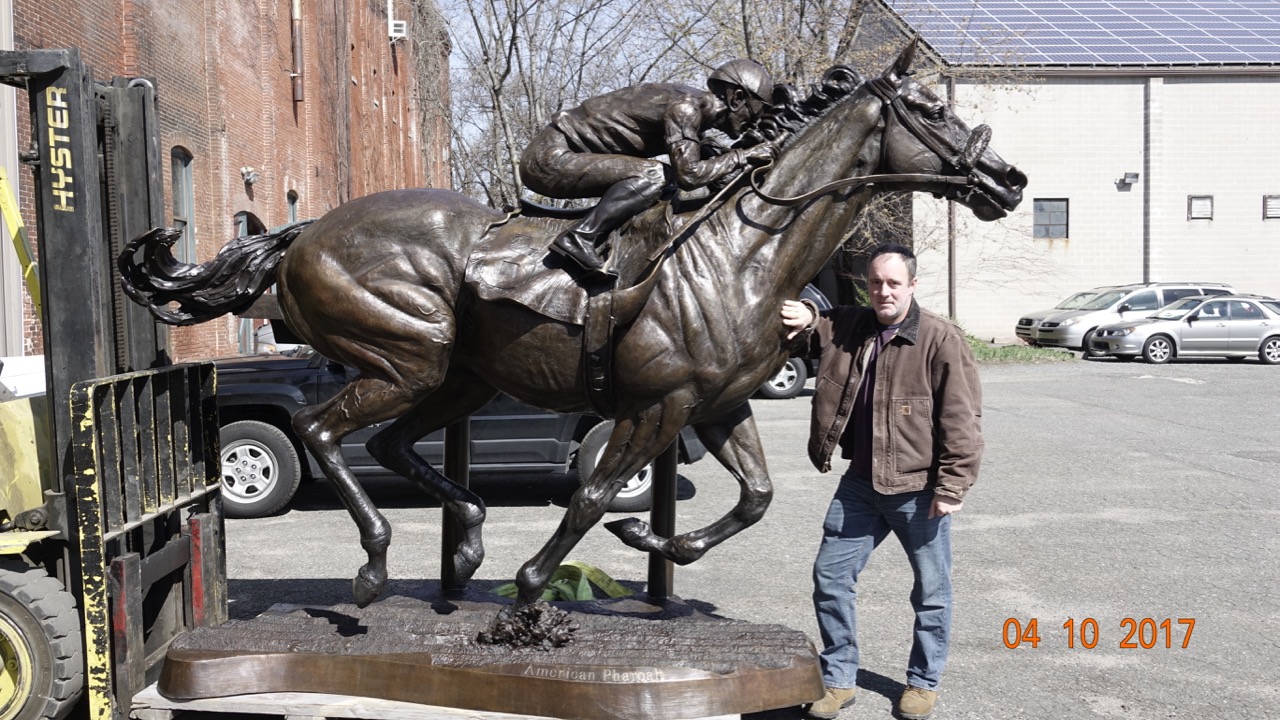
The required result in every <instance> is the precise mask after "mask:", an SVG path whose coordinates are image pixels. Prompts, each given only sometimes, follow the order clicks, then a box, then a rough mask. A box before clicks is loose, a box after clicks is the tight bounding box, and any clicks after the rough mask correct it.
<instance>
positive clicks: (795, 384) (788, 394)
mask: <svg viewBox="0 0 1280 720" xmlns="http://www.w3.org/2000/svg"><path fill="white" fill-rule="evenodd" d="M808 379H809V372H808V370H806V369H805V366H804V361H803V360H801V359H800V358H787V363H786V364H785V365H783V366H782V369H781V370H779V371H778V374H776V375H774V376H773V377H771V378H769V379H768V380H767V381H765V383H764V384H763V385H761V386H760V395H762V396H763V397H766V398H769V399H771V400H785V399H787V398H793V397H795V396H797V395H799V394H800V391H801V390H804V381H805V380H808Z"/></svg>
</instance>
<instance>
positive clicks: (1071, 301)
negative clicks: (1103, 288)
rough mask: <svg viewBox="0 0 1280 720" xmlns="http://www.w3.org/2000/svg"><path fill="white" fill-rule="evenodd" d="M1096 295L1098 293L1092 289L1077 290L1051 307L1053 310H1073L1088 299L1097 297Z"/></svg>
mask: <svg viewBox="0 0 1280 720" xmlns="http://www.w3.org/2000/svg"><path fill="white" fill-rule="evenodd" d="M1097 295H1098V293H1096V292H1093V291H1092V290H1089V291H1086V292H1078V293H1076V294H1075V295H1072V296H1071V297H1069V298H1067V299H1066V300H1063V301H1062V302H1060V303H1058V304H1057V305H1056V306H1054V308H1053V309H1054V310H1075V309H1077V308H1079V307H1081V306H1082V305H1084V304H1085V303H1087V302H1089V300H1090V299H1092V298H1094V297H1097Z"/></svg>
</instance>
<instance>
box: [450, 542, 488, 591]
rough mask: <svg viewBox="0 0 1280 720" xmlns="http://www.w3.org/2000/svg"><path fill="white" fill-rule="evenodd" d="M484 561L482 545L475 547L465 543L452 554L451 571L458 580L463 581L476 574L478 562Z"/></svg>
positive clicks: (478, 567)
mask: <svg viewBox="0 0 1280 720" xmlns="http://www.w3.org/2000/svg"><path fill="white" fill-rule="evenodd" d="M483 562H484V547H483V546H479V547H476V548H475V549H472V548H469V547H467V546H466V545H461V546H459V547H458V551H457V552H455V553H454V554H453V571H454V574H455V575H456V576H457V578H458V581H459V582H463V583H465V582H466V581H468V580H470V579H471V576H472V575H475V574H476V570H479V569H480V564H481V563H483Z"/></svg>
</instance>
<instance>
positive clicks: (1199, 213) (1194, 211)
mask: <svg viewBox="0 0 1280 720" xmlns="http://www.w3.org/2000/svg"><path fill="white" fill-rule="evenodd" d="M1187 219H1188V220H1212V219H1213V196H1212V195H1188V196H1187Z"/></svg>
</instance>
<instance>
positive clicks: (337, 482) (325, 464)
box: [293, 377, 422, 607]
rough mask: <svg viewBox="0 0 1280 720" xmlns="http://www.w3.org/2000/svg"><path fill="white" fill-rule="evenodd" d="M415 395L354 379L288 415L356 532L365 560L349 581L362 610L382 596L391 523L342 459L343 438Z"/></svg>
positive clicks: (395, 411) (398, 410)
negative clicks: (329, 394) (326, 398)
mask: <svg viewBox="0 0 1280 720" xmlns="http://www.w3.org/2000/svg"><path fill="white" fill-rule="evenodd" d="M421 395H422V391H421V390H418V391H416V392H415V391H414V390H411V389H408V388H405V387H403V386H400V385H396V384H393V383H390V382H388V381H386V380H378V379H373V378H363V377H361V378H356V379H355V380H354V381H352V382H351V383H349V384H348V385H347V386H346V387H344V388H342V390H340V391H338V394H337V395H334V396H333V397H332V398H330V399H329V400H328V402H325V403H321V404H319V405H312V406H309V407H305V408H303V409H301V410H299V411H298V412H297V413H296V414H295V415H294V416H293V427H294V430H296V431H297V433H298V437H299V438H301V439H302V442H303V443H304V444H305V445H306V446H307V448H308V449H309V450H311V454H312V455H314V456H315V458H316V461H317V462H318V463H319V464H320V468H321V469H322V470H323V471H324V475H325V477H327V478H329V480H330V481H331V482H332V483H333V484H334V487H335V489H336V490H337V491H338V497H340V498H341V499H342V504H343V505H345V506H346V508H347V512H349V513H351V517H352V519H353V520H355V522H356V527H358V528H359V530H360V545H361V546H363V547H364V549H365V552H366V553H367V554H368V556H369V561H368V562H367V563H365V565H364V566H363V567H361V568H360V571H359V572H358V573H356V577H355V579H354V580H353V581H352V584H351V585H352V588H351V591H352V594H353V595H354V596H355V601H356V605H359V606H360V607H364V606H366V605H368V604H369V603H371V602H373V601H374V600H376V599H377V598H378V595H380V594H382V589H383V587H384V586H385V585H386V583H387V546H388V545H390V544H391V525H390V524H389V523H387V520H386V518H384V517H383V516H382V513H380V512H378V508H376V507H374V505H373V503H372V502H370V500H369V496H368V495H367V494H366V493H365V491H364V488H362V487H360V483H359V482H357V481H356V478H355V475H353V474H352V473H351V468H350V467H348V466H347V462H346V461H345V460H343V458H342V451H341V449H340V447H339V443H340V442H341V440H342V438H344V437H346V436H347V435H349V434H350V433H352V432H354V431H356V430H359V429H360V428H364V427H368V426H370V425H372V424H374V423H376V422H382V421H384V420H390V419H391V418H394V417H397V416H399V415H400V414H402V413H404V412H407V411H408V410H409V409H410V408H412V407H413V406H414V404H415V403H416V402H417V401H418V399H419V398H420V397H421Z"/></svg>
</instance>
